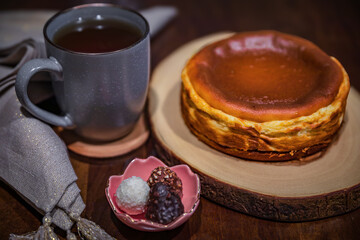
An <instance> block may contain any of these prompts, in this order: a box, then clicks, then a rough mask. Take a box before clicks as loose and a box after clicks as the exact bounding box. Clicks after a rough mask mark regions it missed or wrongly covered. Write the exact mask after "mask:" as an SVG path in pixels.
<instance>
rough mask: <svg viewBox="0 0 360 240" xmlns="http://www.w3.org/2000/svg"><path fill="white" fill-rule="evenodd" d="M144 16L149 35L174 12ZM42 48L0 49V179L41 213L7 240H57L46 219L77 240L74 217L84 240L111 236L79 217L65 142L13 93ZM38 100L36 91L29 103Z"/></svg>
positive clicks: (30, 43)
mask: <svg viewBox="0 0 360 240" xmlns="http://www.w3.org/2000/svg"><path fill="white" fill-rule="evenodd" d="M161 12H163V13H164V14H161ZM159 13H160V15H159ZM144 15H145V17H146V18H147V19H148V20H149V23H150V29H152V30H151V34H152V36H153V35H154V34H155V33H157V32H158V31H159V30H160V29H161V28H162V27H163V26H164V23H165V22H167V21H169V20H170V19H171V18H173V17H174V16H175V15H176V10H174V9H173V8H168V7H160V8H154V9H149V10H146V11H144ZM44 49H45V48H44V44H43V43H42V42H39V41H35V40H33V39H26V40H23V41H21V42H18V43H16V44H13V45H11V46H8V47H6V48H3V49H1V48H0V179H2V180H3V181H5V182H6V183H7V184H9V185H10V186H11V187H12V188H14V189H15V190H16V191H17V192H18V193H19V195H20V196H21V197H23V198H24V199H25V200H26V201H27V202H29V203H30V205H32V206H33V207H34V208H35V209H37V210H38V211H39V212H41V213H42V214H44V215H45V217H44V219H43V226H41V227H40V228H39V229H38V231H37V232H33V233H30V234H28V235H23V236H15V235H11V236H10V239H57V236H56V235H55V234H54V233H53V231H52V229H51V228H50V224H51V223H53V224H55V225H56V226H58V227H60V228H62V229H64V230H65V231H67V233H68V235H67V238H68V239H76V237H75V235H74V234H72V233H71V232H70V229H71V227H72V226H73V224H74V221H75V222H77V226H78V230H79V231H80V232H81V234H82V236H84V237H86V238H87V239H113V238H112V237H111V236H109V235H108V234H106V233H105V232H104V231H103V230H102V229H100V228H99V227H98V226H97V225H96V224H94V223H92V222H90V221H88V220H86V219H82V218H80V217H79V215H80V214H81V213H82V212H83V210H84V208H85V204H84V202H83V200H82V198H81V196H80V189H79V188H78V186H77V184H76V180H77V176H76V174H75V172H74V170H73V168H72V166H71V163H70V161H69V158H68V154H67V149H66V146H65V144H64V143H63V142H62V140H61V139H60V138H59V137H58V136H57V135H56V134H55V132H54V131H53V130H52V128H51V127H50V126H48V125H47V124H45V123H43V122H42V121H40V120H38V119H36V118H34V117H32V116H31V115H30V114H29V113H28V112H26V110H24V109H23V108H22V107H21V104H20V103H19V101H18V99H17V97H16V94H15V89H14V83H15V79H16V73H17V71H18V70H19V68H20V67H21V66H22V65H23V64H24V63H25V62H26V61H28V60H30V59H33V58H44V57H46V54H45V50H44ZM43 80H44V76H41V75H38V76H36V77H35V79H32V82H34V81H35V82H36V81H38V82H40V83H41V81H43ZM45 80H46V81H47V80H48V79H47V78H46V77H45ZM30 95H31V93H30ZM32 95H34V94H32ZM43 98H44V96H39V95H36V94H35V95H34V98H33V101H35V103H36V101H39V100H42V99H43Z"/></svg>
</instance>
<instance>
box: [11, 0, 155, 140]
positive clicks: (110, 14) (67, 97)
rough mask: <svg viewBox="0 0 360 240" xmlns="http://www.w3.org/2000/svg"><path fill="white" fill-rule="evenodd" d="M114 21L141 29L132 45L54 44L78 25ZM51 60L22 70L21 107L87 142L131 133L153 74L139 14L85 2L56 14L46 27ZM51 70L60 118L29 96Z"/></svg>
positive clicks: (38, 61) (144, 24) (19, 79)
mask: <svg viewBox="0 0 360 240" xmlns="http://www.w3.org/2000/svg"><path fill="white" fill-rule="evenodd" d="M99 16H100V17H104V18H115V19H118V20H121V21H123V22H126V23H128V24H130V25H132V26H134V27H136V28H138V29H139V30H140V31H141V34H142V37H141V39H140V40H139V41H137V42H135V43H133V44H132V45H131V46H129V47H127V48H124V49H120V50H117V51H113V52H106V53H78V52H73V51H70V50H67V49H64V48H62V47H60V46H58V45H56V44H55V43H54V42H53V37H54V34H55V33H56V32H57V31H58V30H59V29H60V28H62V27H63V26H65V25H67V24H71V23H72V22H74V21H78V20H79V18H80V19H87V18H90V19H91V18H95V17H99ZM43 32H44V38H45V46H46V52H47V55H48V57H49V58H48V59H33V60H30V61H29V62H27V63H26V64H25V65H24V66H23V67H22V68H21V69H20V71H19V73H18V75H17V79H16V83H15V89H16V93H17V96H18V99H19V101H20V102H21V104H22V105H23V106H24V107H25V108H26V109H27V110H28V111H29V112H30V113H32V114H33V115H34V116H36V117H37V118H39V119H41V120H43V121H45V122H47V123H50V124H52V125H56V126H61V127H65V128H70V129H74V130H75V132H76V133H77V134H79V135H81V136H83V137H85V138H88V139H92V140H99V141H109V140H114V139H117V138H121V137H123V136H125V135H126V134H128V133H129V132H130V131H131V130H132V129H133V127H134V125H135V123H136V121H137V120H138V119H139V117H140V115H141V113H142V111H143V108H144V104H145V100H146V95H147V91H148V82H149V74H150V73H149V72H150V36H149V25H148V23H147V21H146V20H145V18H144V17H142V16H141V15H140V14H139V13H137V12H134V11H131V10H127V9H123V8H120V7H118V6H115V5H111V4H87V5H81V6H77V7H74V8H71V9H67V10H64V11H62V12H59V13H57V14H56V15H55V16H53V17H52V18H50V19H49V20H48V21H47V23H46V24H45V26H44V31H43ZM39 71H48V72H50V75H51V78H52V85H53V89H54V94H55V97H56V100H57V102H58V104H59V107H60V109H61V110H62V112H63V114H64V115H62V116H60V115H56V114H53V113H50V112H47V111H45V110H43V109H41V108H39V107H37V106H36V105H34V104H33V103H32V102H31V101H30V99H29V97H28V94H27V88H28V83H29V80H30V79H31V77H32V76H33V75H34V74H35V73H37V72H39Z"/></svg>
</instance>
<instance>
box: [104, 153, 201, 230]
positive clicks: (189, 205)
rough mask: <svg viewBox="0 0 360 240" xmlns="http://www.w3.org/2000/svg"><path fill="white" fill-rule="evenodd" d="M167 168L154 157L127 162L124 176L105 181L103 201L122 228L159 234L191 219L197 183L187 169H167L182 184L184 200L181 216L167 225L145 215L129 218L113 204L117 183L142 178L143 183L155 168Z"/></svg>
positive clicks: (193, 174) (198, 181) (196, 202)
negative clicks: (106, 183) (133, 177)
mask: <svg viewBox="0 0 360 240" xmlns="http://www.w3.org/2000/svg"><path fill="white" fill-rule="evenodd" d="M159 166H164V167H167V166H166V165H165V164H164V163H163V162H162V161H160V160H159V159H158V158H156V157H152V156H151V157H148V158H147V159H139V158H135V159H134V160H132V161H131V162H130V164H129V165H128V167H127V168H126V169H125V172H124V174H123V175H121V176H117V175H115V176H111V177H110V178H109V180H108V187H107V188H106V189H105V194H106V197H107V199H108V201H109V204H110V206H111V209H112V210H113V211H114V213H115V215H116V217H117V218H118V219H120V221H122V222H123V223H124V224H126V225H128V226H129V227H132V228H134V229H137V230H141V231H148V232H158V231H164V230H170V229H174V228H176V227H179V226H180V225H181V224H183V223H184V222H186V221H187V220H188V219H189V218H190V216H191V215H192V214H193V213H194V212H195V210H196V208H197V207H198V205H199V202H200V180H199V177H198V176H197V175H196V174H195V173H193V172H192V171H191V170H190V168H189V167H188V166H187V165H176V166H174V167H170V169H171V170H173V171H174V172H175V173H176V174H177V175H178V177H179V178H180V179H181V181H182V184H183V197H182V199H181V201H182V203H183V205H184V213H183V214H182V215H181V216H179V217H178V218H176V219H175V221H173V222H171V223H170V224H168V225H163V224H159V223H156V222H152V221H150V220H147V219H145V213H143V214H139V215H129V214H127V213H125V212H124V211H122V210H121V209H120V208H119V207H118V206H117V204H116V196H115V193H116V189H117V188H118V186H119V185H120V183H121V182H122V181H123V180H125V179H127V178H129V177H131V176H137V177H141V178H142V179H143V180H144V181H147V179H148V178H149V176H150V173H151V172H152V170H154V169H155V168H156V167H159Z"/></svg>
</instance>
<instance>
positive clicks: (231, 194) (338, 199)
mask: <svg viewBox="0 0 360 240" xmlns="http://www.w3.org/2000/svg"><path fill="white" fill-rule="evenodd" d="M149 124H150V129H151V131H152V134H151V135H152V138H153V140H154V147H155V150H156V152H157V153H158V155H159V157H160V159H161V160H163V161H164V162H165V163H166V164H167V165H168V166H173V165H177V164H187V163H186V162H184V161H183V160H182V159H181V158H180V157H179V156H177V155H176V154H175V153H174V152H173V151H172V150H171V149H169V148H168V147H167V146H166V144H164V143H162V142H161V140H160V138H158V137H157V135H156V131H154V126H153V123H152V121H151V118H149ZM189 167H190V168H191V169H192V170H193V171H194V172H195V173H196V174H198V175H199V177H200V182H201V195H202V196H203V197H205V198H207V199H209V200H211V201H214V202H216V203H218V204H220V205H223V206H225V207H228V208H230V209H232V210H236V211H239V212H241V213H245V214H248V215H251V216H255V217H259V218H263V219H269V220H276V221H284V222H301V221H312V220H319V219H323V218H328V217H333V216H338V215H341V214H344V213H348V212H350V211H353V210H356V209H357V208H359V207H360V183H359V184H356V185H355V186H352V187H350V188H347V189H343V190H339V191H334V192H329V193H325V194H321V195H314V196H308V197H276V196H270V195H266V194H261V193H257V192H253V191H250V190H247V189H242V188H238V187H235V186H232V185H230V184H227V183H225V182H222V181H219V180H217V179H214V178H212V177H211V176H208V175H206V174H204V173H202V172H201V171H199V170H197V169H195V168H193V167H192V166H189Z"/></svg>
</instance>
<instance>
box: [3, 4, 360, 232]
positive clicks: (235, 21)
mask: <svg viewBox="0 0 360 240" xmlns="http://www.w3.org/2000/svg"><path fill="white" fill-rule="evenodd" d="M85 2H92V1H78V0H75V1H70V0H63V1H46V0H37V1H35V0H34V1H26V0H12V1H2V2H1V3H0V9H1V10H10V9H20V8H22V9H56V10H57V9H63V8H67V7H70V6H73V5H76V4H82V3H85ZM112 2H113V3H114V2H115V3H119V4H123V5H125V6H128V7H130V8H134V9H143V8H146V7H150V6H154V5H160V4H162V5H173V6H176V7H177V8H178V10H179V16H178V17H177V18H176V19H175V20H174V21H172V23H171V24H169V25H168V26H167V27H166V28H165V29H164V30H163V31H162V32H161V34H159V35H158V36H156V37H155V38H154V39H153V40H152V45H151V50H152V57H151V60H152V68H155V67H156V65H157V64H158V63H159V62H160V61H161V60H162V59H164V58H165V57H166V56H167V55H169V54H170V53H171V52H172V51H174V50H175V49H177V48H178V47H180V46H181V45H183V44H184V43H186V42H188V41H190V40H192V39H195V38H198V37H201V36H204V35H207V34H210V33H214V32H218V31H225V30H229V31H249V30H260V29H275V30H278V31H282V32H287V33H290V34H295V35H298V36H301V37H304V38H306V39H309V40H311V41H312V42H314V43H315V44H317V45H318V46H320V47H321V48H322V49H323V50H324V51H326V52H327V53H328V54H329V55H332V56H335V57H336V58H337V59H339V60H340V62H341V63H342V64H343V66H344V67H345V69H346V70H347V72H348V74H349V76H350V81H351V84H352V86H353V87H354V88H356V89H357V90H360V67H359V66H360V14H359V13H360V2H359V1H345V0H340V1H314V0H298V1H295V0H294V1H289V0H288V1H285V0H284V1H281V0H273V1H266V0H257V1H241V0H232V1H230V0H229V1H224V0H223V1H222V0H218V1H211V0H197V1H191V0H182V1H165V0H147V1H145V0H144V1H141V0H134V1H131V0H123V1H121V0H118V1H112ZM0 137H1V136H0ZM154 154H156V152H155V151H154V150H153V141H152V140H151V138H150V139H149V141H148V142H147V143H146V144H145V145H144V146H142V147H140V148H139V149H138V150H136V151H134V152H132V153H129V154H127V155H125V156H121V157H116V158H111V159H91V158H87V157H82V156H79V155H76V154H74V153H71V152H70V158H71V162H72V164H73V166H74V168H75V171H76V173H77V175H78V178H79V180H78V185H79V187H80V188H81V191H82V193H81V194H82V197H83V199H84V201H85V202H86V205H87V207H86V209H85V212H84V216H85V217H86V218H89V219H91V220H93V221H95V222H96V223H98V224H99V225H100V226H102V227H103V228H104V229H105V230H106V231H107V232H108V233H110V234H111V235H113V236H114V237H116V238H117V239H360V209H358V210H356V211H353V212H350V213H347V214H344V215H341V216H337V217H331V218H327V219H323V220H318V221H311V222H298V223H285V222H275V221H269V220H264V219H259V218H255V217H252V216H248V215H245V214H242V213H238V212H235V211H233V210H230V209H227V208H225V207H223V206H220V205H217V204H215V203H213V202H211V201H209V200H207V199H205V198H201V203H200V206H199V208H198V210H197V211H196V212H195V214H194V215H193V216H192V217H191V218H190V220H189V221H188V222H187V223H185V224H184V225H182V226H181V227H179V228H177V229H175V230H172V231H168V232H161V233H145V232H140V231H136V230H133V229H131V228H129V227H127V226H125V225H124V224H122V223H121V222H120V221H119V220H117V218H116V217H115V215H114V214H113V213H112V211H111V209H110V207H109V205H108V203H107V200H106V198H105V195H104V189H105V186H106V181H107V179H108V177H109V176H110V175H114V174H121V173H122V171H123V168H124V166H125V165H126V163H128V162H129V161H130V160H131V159H133V158H135V157H140V158H145V157H147V156H149V155H154ZM359 174H360V169H359ZM41 219H42V216H41V215H40V214H39V213H37V212H36V211H35V210H33V209H32V208H31V207H30V206H29V205H28V204H27V203H26V202H24V201H23V200H22V199H21V198H20V197H19V196H18V195H17V194H16V193H15V192H14V191H13V190H12V189H10V188H9V187H8V186H6V185H5V184H4V183H0V239H7V238H8V236H9V234H10V233H17V234H21V233H26V232H29V231H32V230H35V229H37V228H38V227H39V226H40V224H41ZM57 231H59V230H57ZM59 233H60V234H62V235H63V236H65V235H64V233H62V232H61V231H59Z"/></svg>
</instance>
